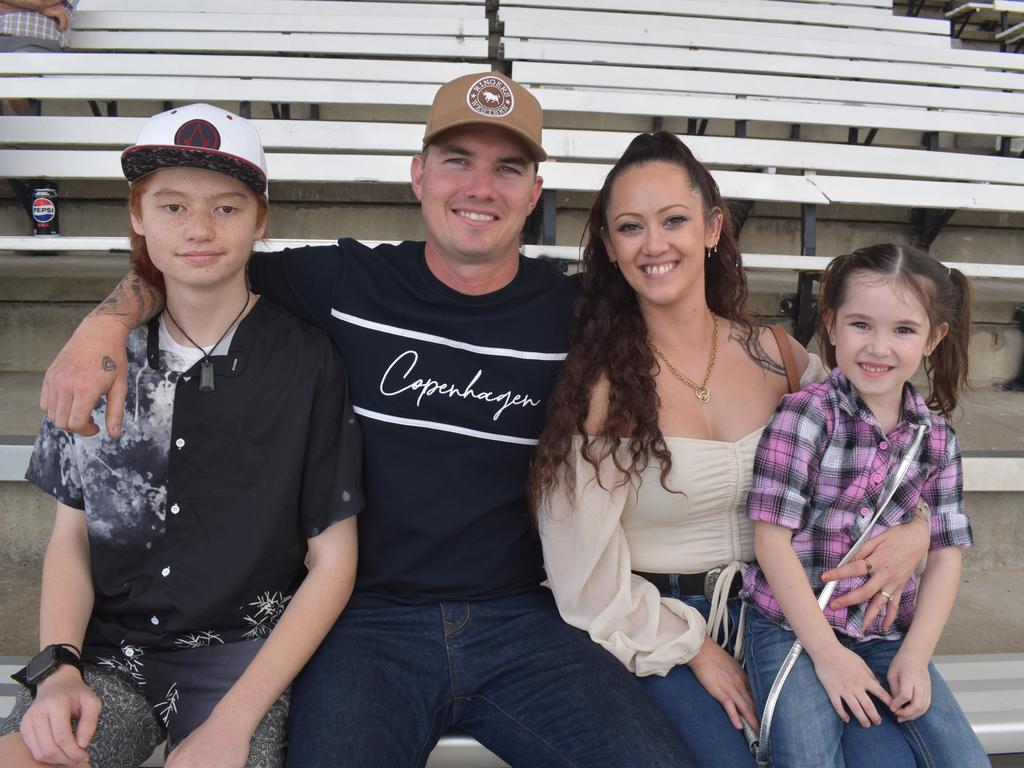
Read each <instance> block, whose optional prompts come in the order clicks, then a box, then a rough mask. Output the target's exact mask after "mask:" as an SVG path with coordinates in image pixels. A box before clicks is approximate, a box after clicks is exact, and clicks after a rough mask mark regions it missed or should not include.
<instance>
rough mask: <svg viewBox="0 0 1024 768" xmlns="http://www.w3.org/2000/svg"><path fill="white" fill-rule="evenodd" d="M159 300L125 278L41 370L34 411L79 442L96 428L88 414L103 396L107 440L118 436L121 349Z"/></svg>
mask: <svg viewBox="0 0 1024 768" xmlns="http://www.w3.org/2000/svg"><path fill="white" fill-rule="evenodd" d="M163 303H164V297H163V294H162V293H161V292H160V291H159V290H158V289H156V288H154V287H153V286H152V285H150V284H149V283H147V282H146V281H145V280H143V279H142V278H140V277H139V276H138V275H135V274H129V275H126V276H125V277H124V278H123V279H122V280H121V282H120V283H118V284H117V287H116V288H115V289H114V290H113V291H112V292H111V294H110V295H109V296H108V297H107V298H106V299H105V300H104V301H103V303H102V304H100V305H99V306H98V307H96V309H94V310H93V311H92V312H90V313H89V315H88V316H87V317H86V318H85V320H83V321H82V323H81V324H80V325H79V326H78V330H76V331H75V333H74V335H73V336H72V337H71V339H70V340H69V341H68V343H67V344H65V345H64V348H63V349H62V350H61V351H60V354H58V355H57V357H56V358H55V359H54V361H53V362H52V363H50V367H49V368H47V369H46V377H45V378H44V379H43V390H42V392H41V393H40V395H39V407H40V408H42V409H43V410H44V411H46V415H47V416H49V417H50V420H51V421H52V422H53V423H54V424H55V425H56V426H57V427H58V428H60V429H66V430H68V431H70V432H76V433H78V434H80V435H83V436H85V437H91V436H92V435H95V434H96V433H97V432H98V431H99V428H98V427H97V426H96V424H95V423H94V422H93V420H92V409H93V407H94V406H95V405H96V401H97V400H99V399H100V397H101V396H102V395H106V396H107V415H106V422H107V434H109V435H110V436H111V437H120V436H121V423H122V422H123V421H124V398H125V394H126V393H127V391H128V360H127V358H126V356H125V352H124V345H125V342H126V341H127V340H128V334H129V332H130V331H131V329H132V328H135V327H136V326H139V325H141V324H142V323H144V322H146V321H147V320H149V319H150V318H151V317H154V316H155V315H156V314H157V313H158V312H159V311H160V308H161V307H162V306H163Z"/></svg>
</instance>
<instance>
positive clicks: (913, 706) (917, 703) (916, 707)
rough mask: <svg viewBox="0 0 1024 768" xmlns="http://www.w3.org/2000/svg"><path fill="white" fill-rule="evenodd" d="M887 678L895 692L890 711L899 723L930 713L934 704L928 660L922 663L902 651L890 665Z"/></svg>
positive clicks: (910, 654)
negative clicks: (929, 709)
mask: <svg viewBox="0 0 1024 768" xmlns="http://www.w3.org/2000/svg"><path fill="white" fill-rule="evenodd" d="M887 677H888V679H889V688H890V690H892V692H893V697H892V702H891V703H890V704H889V710H890V711H891V712H892V713H893V714H894V715H896V720H897V722H900V723H905V722H907V721H908V720H915V719H916V718H918V717H920V716H921V715H923V714H924V713H925V712H927V711H928V707H930V706H931V703H932V678H931V675H929V674H928V660H927V659H925V660H924V662H923V663H922V661H921V660H920V659H918V658H916V657H915V656H914V655H913V654H912V653H910V652H907V653H904V652H903V649H901V650H900V651H899V652H897V654H896V656H895V658H893V660H892V662H891V663H890V664H889V673H888V675H887Z"/></svg>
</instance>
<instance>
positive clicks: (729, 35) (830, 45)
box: [498, 4, 1024, 77]
mask: <svg viewBox="0 0 1024 768" xmlns="http://www.w3.org/2000/svg"><path fill="white" fill-rule="evenodd" d="M498 15H499V19H500V20H501V21H502V22H503V23H504V30H505V35H504V36H505V37H507V38H518V37H521V38H539V39H552V38H553V34H552V33H553V32H554V31H557V39H561V40H579V41H594V40H604V39H606V38H607V34H608V33H607V30H606V29H605V27H607V26H609V25H611V26H617V27H618V30H619V33H620V34H619V36H618V37H617V38H616V41H617V42H619V43H647V44H661V45H675V46H676V47H678V48H703V49H708V50H725V51H750V52H761V53H784V54H791V55H801V56H821V57H826V58H838V59H857V60H867V61H886V62H901V63H914V64H938V65H940V66H942V67H955V68H958V69H989V70H993V71H999V70H1007V71H1021V70H1024V62H1022V61H1020V59H1019V58H1014V57H1012V56H1010V57H1007V56H1005V55H1002V54H1000V53H998V52H993V51H980V50H971V49H954V48H950V47H949V46H942V47H937V46H926V47H921V46H909V45H903V44H898V43H887V42H886V38H884V37H881V38H880V37H879V36H878V35H875V34H872V33H870V32H869V33H867V34H865V35H863V36H862V35H860V34H859V33H857V30H842V31H829V30H828V28H822V29H821V30H819V29H818V28H814V27H806V26H804V27H799V26H796V25H794V26H793V27H792V29H791V28H790V27H785V28H784V29H785V31H787V32H789V31H792V32H793V34H792V35H788V34H787V35H783V34H781V31H782V28H780V25H777V24H772V25H766V24H763V23H760V22H754V21H749V22H744V23H736V24H729V25H727V26H723V25H722V24H720V23H717V22H716V23H712V24H702V23H700V22H702V21H704V20H703V19H699V18H683V17H671V16H669V17H665V16H644V15H642V14H641V15H638V16H636V17H631V21H632V22H633V23H632V24H631V25H629V26H624V25H623V23H622V19H621V17H619V15H618V14H610V13H588V12H584V13H574V14H572V16H571V19H572V23H571V24H568V25H566V24H564V23H563V24H562V25H560V28H557V30H552V28H551V24H552V23H556V22H557V21H558V20H559V18H561V20H562V21H563V22H564V20H565V19H567V18H570V17H569V16H568V14H567V13H566V12H564V11H560V10H554V9H545V8H520V7H516V6H505V5H504V4H503V5H501V6H500V7H499V9H498ZM798 33H799V34H798ZM862 37H863V39H862ZM942 75H943V73H942V72H935V73H934V74H933V76H936V77H942Z"/></svg>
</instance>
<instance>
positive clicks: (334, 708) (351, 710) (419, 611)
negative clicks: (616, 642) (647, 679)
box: [288, 591, 693, 768]
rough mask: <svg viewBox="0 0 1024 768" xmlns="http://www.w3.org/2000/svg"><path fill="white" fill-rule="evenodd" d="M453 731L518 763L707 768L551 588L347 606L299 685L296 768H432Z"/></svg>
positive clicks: (292, 739)
mask: <svg viewBox="0 0 1024 768" xmlns="http://www.w3.org/2000/svg"><path fill="white" fill-rule="evenodd" d="M452 726H456V727H458V728H460V729H462V730H463V731H465V732H466V733H468V734H470V735H471V736H473V737H475V738H476V739H477V740H478V741H479V742H480V743H482V744H483V745H484V746H486V747H487V748H488V749H490V750H491V751H493V752H494V753H495V754H497V755H498V756H499V757H501V758H503V759H504V760H505V761H506V762H508V763H510V764H511V765H513V766H538V767H546V766H552V767H554V766H559V767H560V768H562V767H564V766H580V767H581V768H582V766H593V767H594V768H597V767H598V766H600V767H601V768H614V767H615V766H623V767H625V766H640V765H642V766H645V767H648V766H649V767H651V768H654V767H655V766H659V767H660V766H665V768H669V766H689V765H693V762H692V759H691V758H690V756H689V754H688V753H687V752H686V748H685V747H684V746H683V744H682V743H681V742H679V740H678V739H677V738H676V736H675V733H674V731H673V730H672V726H671V725H670V724H669V723H668V721H667V720H666V719H665V717H664V715H662V714H661V712H660V711H659V710H658V708H657V707H655V706H654V704H653V703H652V702H651V701H650V699H648V698H647V697H646V696H645V695H644V693H643V691H642V690H641V689H640V686H639V684H638V683H637V682H636V680H635V678H634V677H633V676H632V675H630V674H629V672H628V671H627V670H626V669H625V668H624V667H623V666H622V664H621V663H620V662H619V661H618V660H617V659H615V658H614V657H613V656H612V655H611V654H609V653H608V652H607V651H605V650H604V649H602V648H601V647H600V646H598V645H596V644H595V643H594V642H592V641H591V640H590V638H589V637H588V636H587V635H586V634H585V633H583V632H580V631H578V630H576V629H573V628H572V627H570V626H569V625H567V624H566V623H565V622H563V621H562V619H561V617H560V616H559V615H558V610H557V609H556V607H555V604H554V601H553V599H552V598H551V596H550V593H547V592H546V591H545V592H543V593H537V594H531V595H523V596H518V597H510V598H504V599H500V600H489V601H481V602H471V603H468V602H444V603H440V604H438V603H434V604H431V605H414V606H387V607H366V608H362V607H360V608H351V609H349V610H346V611H345V612H344V613H343V614H342V616H341V618H340V619H339V620H338V622H337V623H336V624H335V625H334V627H333V628H332V629H331V631H330V633H329V634H328V635H327V637H326V639H325V640H324V642H323V644H322V645H321V646H320V649H319V650H318V651H317V652H316V654H315V655H314V656H313V658H312V659H311V660H310V662H309V664H307V665H306V668H305V669H304V670H303V671H302V673H301V674H300V675H299V676H298V678H296V680H295V683H294V685H293V687H292V702H291V712H290V715H289V724H288V727H289V738H288V741H289V746H288V765H289V766H294V767H295V768H317V766H331V768H335V767H336V766H343V765H344V766H358V767H359V768H364V767H367V766H381V768H406V767H407V766H422V765H423V764H424V763H425V762H426V759H427V756H428V755H429V754H430V750H431V749H432V748H433V747H434V745H435V744H436V743H437V740H438V739H439V738H440V736H441V735H442V734H443V733H444V732H445V731H447V730H448V729H449V728H450V727H452Z"/></svg>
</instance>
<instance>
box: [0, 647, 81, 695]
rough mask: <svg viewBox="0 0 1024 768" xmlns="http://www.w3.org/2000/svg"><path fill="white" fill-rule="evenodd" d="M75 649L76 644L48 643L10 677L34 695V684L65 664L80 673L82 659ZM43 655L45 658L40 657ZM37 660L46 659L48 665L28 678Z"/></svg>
mask: <svg viewBox="0 0 1024 768" xmlns="http://www.w3.org/2000/svg"><path fill="white" fill-rule="evenodd" d="M71 649H73V650H71ZM77 651H78V648H77V646H74V645H71V644H70V643H53V644H51V645H48V646H46V647H45V648H43V650H41V651H40V652H39V653H38V654H36V656H35V657H34V658H33V659H32V660H31V661H29V663H28V664H26V665H25V666H24V667H22V668H21V669H19V670H18V671H17V672H15V673H14V674H13V675H11V679H12V680H14V681H15V682H17V683H20V684H21V685H22V686H24V687H25V688H27V689H28V690H29V691H31V692H32V694H33V695H35V691H36V686H38V685H39V683H41V682H43V680H45V679H46V678H47V677H49V676H50V675H51V674H53V673H54V672H56V671H57V670H58V669H59V668H60V667H62V666H64V665H65V664H70V665H71V666H72V667H74V668H75V669H77V670H78V672H79V674H82V660H81V659H80V658H79V656H78V653H77ZM44 655H45V657H46V658H45V659H40V657H42V656H44ZM38 661H46V662H48V665H47V666H46V667H45V668H44V669H42V670H40V671H39V672H37V673H36V674H35V676H34V677H33V679H29V670H31V669H32V668H33V666H35V665H36V664H37V663H38Z"/></svg>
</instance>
